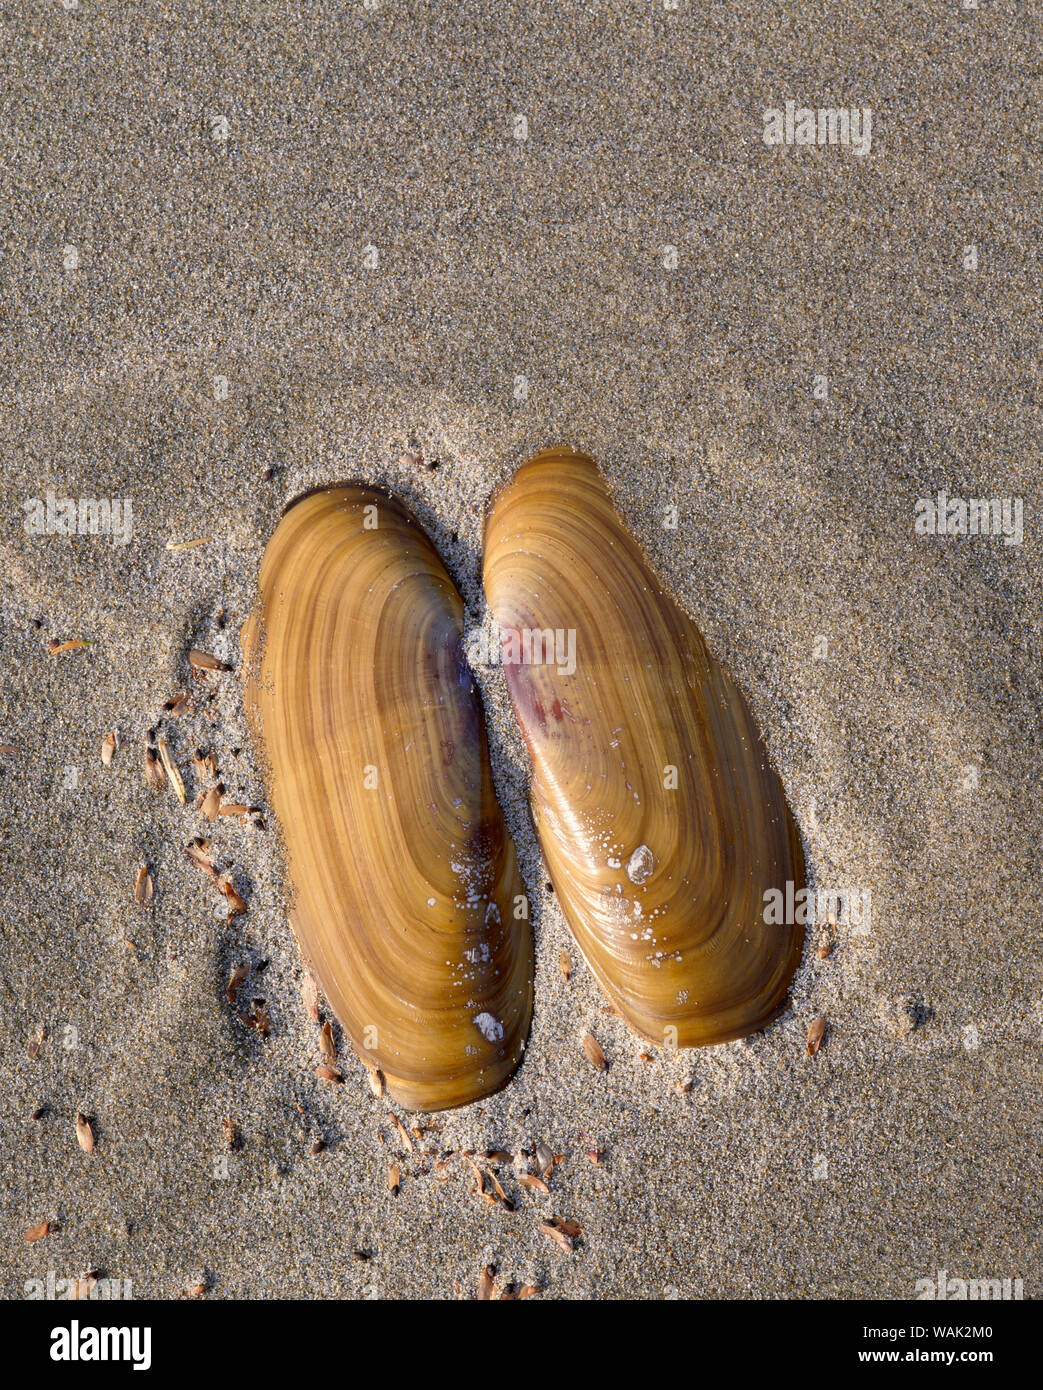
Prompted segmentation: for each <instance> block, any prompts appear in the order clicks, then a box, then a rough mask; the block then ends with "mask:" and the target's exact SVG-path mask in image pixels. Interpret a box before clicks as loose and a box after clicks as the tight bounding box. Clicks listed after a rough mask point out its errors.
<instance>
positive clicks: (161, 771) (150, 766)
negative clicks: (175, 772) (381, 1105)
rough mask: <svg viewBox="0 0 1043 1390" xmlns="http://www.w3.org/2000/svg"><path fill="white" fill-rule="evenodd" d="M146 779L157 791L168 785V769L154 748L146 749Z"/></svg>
mask: <svg viewBox="0 0 1043 1390" xmlns="http://www.w3.org/2000/svg"><path fill="white" fill-rule="evenodd" d="M145 781H146V783H147V784H148V785H149V786H150V787H153V788H154V789H155V790H156V791H162V790H163V788H164V787H165V786H166V785H167V774H166V769H165V768H164V766H163V764H162V763H161V762H160V761H159V759H158V758H157V757H156V754H155V750H154V749H152V748H146V749H145Z"/></svg>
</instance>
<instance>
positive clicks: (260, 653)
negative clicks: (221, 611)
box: [244, 486, 533, 1110]
mask: <svg viewBox="0 0 1043 1390" xmlns="http://www.w3.org/2000/svg"><path fill="white" fill-rule="evenodd" d="M260 589H261V605H260V609H259V612H258V614H257V615H255V617H254V619H253V620H252V623H251V627H250V630H249V631H248V632H247V633H246V634H245V641H244V649H245V655H246V659H247V666H248V677H247V691H246V701H247V708H248V710H249V711H250V716H251V724H252V727H253V729H254V732H255V735H256V736H257V738H258V739H259V741H260V744H261V747H262V750H263V755H264V760H265V762H266V764H267V780H268V786H269V792H270V798H271V802H272V806H273V809H274V811H275V814H276V817H277V820H278V822H279V826H280V828H281V831H282V837H283V841H284V844H285V850H286V859H287V871H288V875H289V879H290V884H291V892H292V895H293V907H292V922H293V926H294V930H295V933H296V936H297V938H298V941H299V943H300V946H301V949H302V951H303V953H304V955H305V956H306V958H307V960H308V962H309V963H310V965H311V968H312V970H313V972H314V974H315V976H316V977H317V979H318V981H319V983H320V985H321V986H322V989H323V990H324V992H325V994H326V997H327V999H328V1000H329V1003H330V1005H331V1007H332V1009H333V1011H334V1013H335V1014H336V1016H337V1018H338V1019H339V1021H340V1023H341V1025H342V1027H343V1029H344V1031H345V1032H346V1033H347V1035H348V1037H349V1038H350V1039H351V1042H352V1044H353V1045H354V1047H355V1049H356V1051H357V1052H358V1053H359V1056H360V1057H361V1058H362V1059H363V1061H364V1062H365V1064H366V1066H367V1067H368V1068H370V1070H379V1071H380V1072H382V1073H383V1075H384V1077H385V1078H386V1081H387V1086H388V1089H389V1091H390V1092H391V1094H392V1096H393V1097H394V1098H395V1099H396V1100H397V1101H399V1102H400V1103H401V1104H402V1105H404V1106H406V1107H407V1108H409V1109H425V1110H436V1109H446V1108H448V1107H451V1106H455V1105H463V1104H465V1103H467V1102H468V1101H473V1100H477V1099H479V1098H480V1097H482V1096H486V1095H488V1094H490V1093H491V1092H492V1091H495V1090H496V1089H497V1088H498V1087H499V1086H501V1085H502V1084H503V1083H504V1082H505V1081H506V1080H507V1078H508V1077H509V1076H510V1075H511V1073H512V1072H513V1071H514V1068H515V1067H516V1066H517V1064H518V1061H519V1059H520V1057H521V1054H522V1051H523V1050H524V1047H525V1041H526V1038H527V1035H528V1031H529V1022H530V1019H531V1014H532V978H533V946H532V935H531V928H530V924H529V920H528V909H527V904H525V902H524V894H525V887H524V883H523V881H522V879H521V877H520V874H519V872H518V868H517V863H516V857H515V849H514V844H513V842H512V841H511V839H510V837H509V836H508V834H507V832H506V829H505V827H504V823H503V816H502V813H501V811H500V807H499V805H498V803H497V801H496V796H495V792H494V790H493V783H492V774H491V769H490V765H489V755H488V746H487V743H486V737H485V728H484V724H483V720H482V708H481V701H480V697H479V694H478V691H477V688H476V686H475V684H474V682H473V679H472V677H471V672H470V670H469V668H468V666H467V663H466V660H465V657H464V652H463V640H462V630H463V629H462V625H463V604H462V602H461V599H460V596H459V594H458V593H457V591H456V588H455V587H454V585H453V582H452V580H451V579H450V577H449V575H448V574H447V573H446V570H445V567H444V566H443V564H442V562H441V560H440V559H439V557H438V555H437V553H436V552H435V549H434V547H433V546H432V544H431V542H430V540H429V539H428V538H427V536H426V535H425V533H424V532H423V530H422V529H421V527H420V525H419V523H418V522H417V521H416V520H415V519H414V517H413V516H412V515H411V513H410V512H409V510H408V509H407V507H406V506H405V504H404V503H403V502H401V501H400V500H399V499H397V498H395V497H393V496H390V495H388V494H386V493H383V492H379V491H376V490H375V489H372V488H365V487H356V486H343V487H331V488H325V489H322V490H320V491H317V492H313V493H311V494H308V495H306V496H305V497H303V498H302V499H300V500H298V501H297V502H296V503H294V504H293V505H291V506H290V507H289V508H288V509H287V511H286V513H285V514H284V516H283V519H282V521H281V522H280V524H279V526H278V528H277V529H276V531H275V533H274V535H273V536H272V538H271V540H270V541H269V543H268V546H267V548H266V550H265V554H264V559H263V562H262V565H261V574H260Z"/></svg>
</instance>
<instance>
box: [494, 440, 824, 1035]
mask: <svg viewBox="0 0 1043 1390" xmlns="http://www.w3.org/2000/svg"><path fill="white" fill-rule="evenodd" d="M485 591H486V596H487V598H488V602H489V606H490V608H491V610H492V614H493V617H494V619H495V621H496V623H497V624H498V626H499V628H500V632H501V639H502V640H503V641H505V642H508V641H509V640H510V634H511V633H512V632H513V633H520V632H521V631H522V630H523V629H525V628H528V629H530V630H535V629H539V630H541V631H543V630H546V629H551V630H557V629H562V630H565V631H568V630H569V629H571V630H573V631H574V632H575V661H576V669H575V672H574V673H573V674H571V675H570V674H566V673H565V672H564V671H562V670H561V669H559V667H558V665H557V664H554V663H552V664H542V665H538V664H507V662H506V659H505V674H506V678H507V685H508V690H509V693H510V698H511V702H512V705H513V707H514V712H515V715H516V717H517V719H518V721H519V724H520V726H521V729H522V732H523V734H524V737H525V741H526V744H527V746H528V750H529V754H530V757H531V761H532V809H533V817H534V819H535V821H536V825H537V830H538V832H539V837H540V842H541V845H542V848H543V853H544V857H545V860H546V863H547V868H548V872H549V876H550V878H551V881H552V883H553V885H554V889H555V892H556V894H557V896H558V899H559V901H560V903H561V906H562V910H563V911H564V914H565V917H566V920H567V921H568V924H569V926H570V928H571V930H572V933H573V935H574V936H575V938H576V942H577V944H578V946H579V948H580V950H581V951H582V953H583V956H584V958H585V959H586V961H587V963H588V964H589V965H590V968H591V970H592V971H593V973H594V975H595V976H596V978H597V979H598V981H599V982H600V984H601V986H602V988H603V989H604V991H605V993H606V994H607V995H608V997H609V998H610V999H611V1000H612V1002H613V1004H614V1005H615V1006H616V1007H617V1008H618V1009H619V1011H620V1013H621V1014H622V1015H623V1016H624V1018H625V1019H626V1020H627V1022H628V1023H629V1024H630V1026H631V1027H632V1028H633V1029H634V1030H635V1031H636V1032H637V1033H639V1034H641V1035H642V1036H643V1037H645V1038H647V1039H648V1040H649V1041H651V1042H654V1043H658V1044H659V1045H661V1046H662V1045H664V1044H665V1045H666V1046H673V1045H676V1046H680V1047H693V1046H700V1045H704V1044H709V1043H719V1042H726V1041H729V1040H731V1039H734V1038H740V1037H743V1036H745V1035H746V1034H749V1033H752V1032H755V1031H756V1030H758V1029H760V1028H763V1027H764V1026H765V1025H766V1024H767V1023H768V1022H769V1021H770V1020H771V1018H772V1017H773V1016H774V1015H775V1014H777V1013H778V1012H779V1011H780V1009H781V1008H782V1007H783V1005H784V1003H785V999H786V993H787V989H788V987H789V983H790V980H791V978H792V976H793V973H794V971H795V969H796V967H797V964H798V962H799V960H800V955H801V947H802V941H803V929H802V928H801V927H799V926H777V925H769V924H767V923H766V922H765V920H764V894H765V890H767V889H770V888H778V889H780V890H781V891H782V892H783V894H785V889H786V882H787V880H792V881H793V883H794V893H796V892H797V891H798V890H799V889H800V888H801V887H803V886H804V859H803V851H802V847H801V842H800V837H799V834H798V832H797V829H796V826H795V824H794V822H793V819H792V817H791V815H790V813H789V809H788V807H787V804H786V798H785V794H784V792H783V789H782V785H781V783H780V781H779V778H778V777H777V775H776V773H775V771H774V769H773V768H772V766H771V764H770V762H769V760H768V756H767V752H766V750H765V748H764V745H763V743H762V741H761V738H760V735H759V733H758V730H757V728H756V725H755V723H754V720H753V717H752V715H751V714H750V711H749V709H748V707H747V705H746V702H745V700H744V698H743V696H742V694H741V693H740V691H739V690H738V688H737V687H736V685H735V683H734V682H733V680H732V679H731V677H730V676H729V674H728V672H727V671H726V670H725V669H724V667H723V666H722V665H721V664H720V663H719V662H718V661H716V660H715V659H714V658H713V656H712V655H711V654H710V652H709V650H708V649H707V646H706V643H705V642H704V640H703V638H702V636H701V634H700V633H699V630H698V629H697V628H696V626H695V624H694V623H693V622H691V620H690V619H689V618H688V617H687V616H686V615H685V614H684V613H683V612H682V611H681V609H680V608H679V607H678V605H677V604H676V603H675V602H674V600H673V599H672V598H671V597H670V596H669V595H668V594H667V593H665V592H664V591H663V588H662V585H661V584H660V583H659V581H658V580H657V579H656V577H655V575H654V574H653V573H652V571H651V569H650V568H649V566H648V564H647V563H646V561H645V559H644V558H643V556H642V554H641V551H640V549H639V548H638V546H637V545H636V543H635V542H634V540H633V538H632V537H631V536H630V535H629V534H628V532H627V531H626V529H625V528H624V526H623V524H622V522H621V520H620V518H619V516H618V515H617V513H616V511H615V509H614V507H613V505H612V501H611V498H610V495H609V492H608V488H607V486H606V484H605V481H604V479H603V478H602V476H601V474H600V473H599V471H598V469H597V467H596V466H595V464H594V463H593V462H592V461H591V460H590V459H589V458H587V457H586V456H585V455H582V454H576V453H573V452H571V451H570V450H568V449H556V450H549V451H547V452H545V453H542V454H538V455H537V456H536V457H535V458H533V459H531V460H530V461H529V462H528V463H526V464H524V465H523V466H522V467H521V469H520V470H519V471H518V472H517V474H516V475H515V476H514V478H513V479H512V480H511V481H510V482H509V483H508V484H507V485H506V486H505V487H504V488H503V489H501V491H500V492H499V494H498V495H497V496H496V498H495V499H494V501H493V504H492V506H491V508H490V511H489V514H488V517H487V521H486V534H485ZM510 654H511V653H510V652H509V650H507V649H506V648H505V658H506V656H508V655H510ZM564 665H566V666H567V665H568V662H567V661H566V662H565V663H564ZM668 767H674V768H676V769H677V774H676V775H677V788H676V789H675V790H669V789H668V788H667V786H666V782H667V780H668V774H667V771H666V770H667V768H668ZM674 1029H676V1035H675V1034H674V1032H673V1031H672V1030H674Z"/></svg>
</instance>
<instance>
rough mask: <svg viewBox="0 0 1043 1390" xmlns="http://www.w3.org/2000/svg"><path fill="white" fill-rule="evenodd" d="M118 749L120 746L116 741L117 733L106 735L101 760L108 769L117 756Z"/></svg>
mask: <svg viewBox="0 0 1043 1390" xmlns="http://www.w3.org/2000/svg"><path fill="white" fill-rule="evenodd" d="M118 747H119V744H118V743H117V741H116V735H115V733H111V734H106V735H105V737H104V738H103V739H102V741H101V760H102V762H103V763H104V765H105V766H106V767H108V765H109V764H110V763H111V762H112V760H113V758H114V757H115V756H116V749H117V748H118Z"/></svg>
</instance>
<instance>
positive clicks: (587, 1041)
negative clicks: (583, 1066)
mask: <svg viewBox="0 0 1043 1390" xmlns="http://www.w3.org/2000/svg"><path fill="white" fill-rule="evenodd" d="M583 1051H584V1052H585V1053H586V1054H587V1061H588V1062H590V1064H591V1066H594V1067H597V1069H598V1071H607V1070H608V1063H607V1062H606V1060H605V1053H604V1050H603V1048H602V1046H601V1044H600V1043H599V1042H598V1040H597V1038H594V1037H591V1035H590V1034H589V1033H585V1034H584V1035H583Z"/></svg>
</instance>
